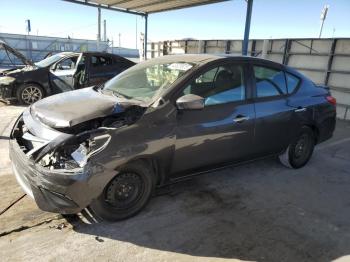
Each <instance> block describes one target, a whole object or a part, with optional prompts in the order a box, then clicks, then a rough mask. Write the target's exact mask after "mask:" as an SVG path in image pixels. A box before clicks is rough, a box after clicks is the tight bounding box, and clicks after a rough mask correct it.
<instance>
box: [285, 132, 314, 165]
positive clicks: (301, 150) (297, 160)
mask: <svg viewBox="0 0 350 262" xmlns="http://www.w3.org/2000/svg"><path fill="white" fill-rule="evenodd" d="M314 147H315V134H314V132H313V131H312V129H311V128H309V127H306V126H305V127H303V128H302V129H301V131H300V133H299V135H298V136H297V138H296V139H295V140H294V141H293V142H292V143H290V145H289V146H288V148H287V150H286V151H285V152H284V153H283V154H281V155H280V156H279V160H280V162H281V163H282V164H283V165H285V166H287V167H289V168H295V169H297V168H301V167H303V166H305V165H306V164H307V162H309V160H310V158H311V156H312V153H313V151H314Z"/></svg>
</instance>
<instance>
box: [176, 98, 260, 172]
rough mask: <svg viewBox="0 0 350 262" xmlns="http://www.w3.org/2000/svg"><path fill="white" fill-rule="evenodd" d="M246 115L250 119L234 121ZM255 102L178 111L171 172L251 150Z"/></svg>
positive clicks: (236, 157) (233, 157) (242, 156)
mask: <svg viewBox="0 0 350 262" xmlns="http://www.w3.org/2000/svg"><path fill="white" fill-rule="evenodd" d="M241 116H245V117H247V120H245V121H243V122H240V123H239V122H235V118H237V117H241ZM254 117H255V113H254V105H253V104H249V103H248V104H242V105H237V104H235V103H227V104H221V105H215V106H209V107H205V108H204V109H203V110H188V111H183V112H181V113H179V116H178V123H177V128H176V146H175V147H176V148H175V153H174V161H173V166H172V173H179V172H181V171H185V170H188V169H196V168H199V167H203V166H209V165H214V164H219V163H223V162H229V161H239V160H243V159H245V158H247V157H249V155H250V154H251V153H252V150H253V147H252V145H253V135H254Z"/></svg>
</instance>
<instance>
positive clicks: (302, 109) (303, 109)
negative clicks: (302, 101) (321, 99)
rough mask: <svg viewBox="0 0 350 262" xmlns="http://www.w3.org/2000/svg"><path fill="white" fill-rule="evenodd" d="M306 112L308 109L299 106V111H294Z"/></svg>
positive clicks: (297, 111) (296, 110)
mask: <svg viewBox="0 0 350 262" xmlns="http://www.w3.org/2000/svg"><path fill="white" fill-rule="evenodd" d="M305 111H306V107H301V106H299V107H298V108H297V109H295V110H294V112H296V113H300V112H305Z"/></svg>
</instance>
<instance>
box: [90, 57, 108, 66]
mask: <svg viewBox="0 0 350 262" xmlns="http://www.w3.org/2000/svg"><path fill="white" fill-rule="evenodd" d="M112 64H113V59H112V58H111V57H108V56H91V65H92V67H105V66H109V65H112Z"/></svg>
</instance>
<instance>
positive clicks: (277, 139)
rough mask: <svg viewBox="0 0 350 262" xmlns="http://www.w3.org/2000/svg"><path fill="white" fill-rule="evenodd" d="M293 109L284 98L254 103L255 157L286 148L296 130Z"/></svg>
mask: <svg viewBox="0 0 350 262" xmlns="http://www.w3.org/2000/svg"><path fill="white" fill-rule="evenodd" d="M294 110H295V108H294V107H292V106H290V105H288V100H287V99H285V98H281V99H275V100H270V101H260V102H256V103H255V111H256V121H255V125H256V127H255V139H254V148H255V151H256V154H257V156H260V155H268V154H273V153H279V152H281V151H282V150H283V149H284V148H286V147H287V146H288V144H289V143H290V141H291V138H292V134H293V132H295V130H296V129H297V119H296V116H295V113H294Z"/></svg>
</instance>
